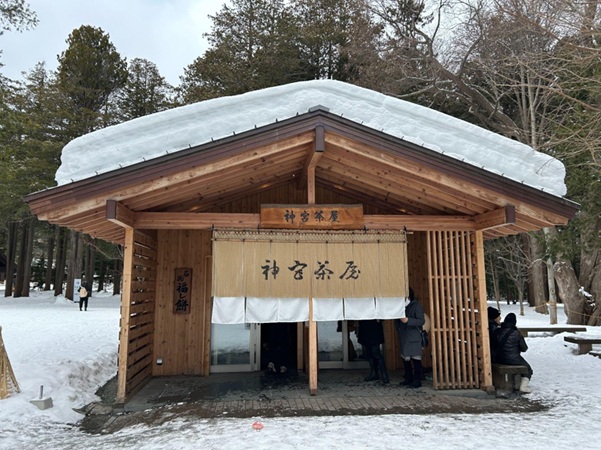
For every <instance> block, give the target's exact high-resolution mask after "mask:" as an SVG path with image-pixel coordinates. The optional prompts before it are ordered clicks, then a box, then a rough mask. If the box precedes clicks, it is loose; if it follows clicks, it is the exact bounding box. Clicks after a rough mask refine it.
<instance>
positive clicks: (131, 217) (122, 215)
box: [106, 200, 136, 228]
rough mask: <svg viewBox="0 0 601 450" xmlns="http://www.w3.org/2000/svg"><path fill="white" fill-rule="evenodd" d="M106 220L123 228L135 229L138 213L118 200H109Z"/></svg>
mask: <svg viewBox="0 0 601 450" xmlns="http://www.w3.org/2000/svg"><path fill="white" fill-rule="evenodd" d="M106 218H107V220H109V221H111V222H113V223H116V224H117V225H119V226H121V227H123V228H134V222H135V219H136V213H134V212H133V211H132V210H131V209H129V208H127V207H126V206H124V205H123V204H121V203H119V202H118V201H116V200H107V201H106Z"/></svg>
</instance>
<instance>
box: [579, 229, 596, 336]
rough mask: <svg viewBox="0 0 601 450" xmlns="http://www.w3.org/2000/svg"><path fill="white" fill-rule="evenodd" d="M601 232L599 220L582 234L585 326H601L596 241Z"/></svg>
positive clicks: (581, 274)
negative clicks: (586, 296) (585, 303)
mask: <svg viewBox="0 0 601 450" xmlns="http://www.w3.org/2000/svg"><path fill="white" fill-rule="evenodd" d="M600 232H601V220H597V221H596V223H591V225H590V227H588V229H587V230H586V231H585V232H583V233H582V245H581V247H580V248H581V251H580V277H579V279H578V281H580V285H581V286H582V289H583V290H584V291H585V292H586V293H587V294H588V295H589V296H590V297H588V298H587V312H589V313H590V317H589V318H588V320H587V325H591V326H595V325H601V304H599V302H600V301H601V250H600V249H599V248H598V244H597V240H598V236H599V233H600Z"/></svg>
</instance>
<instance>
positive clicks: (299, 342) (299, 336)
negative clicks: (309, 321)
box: [296, 322, 305, 370]
mask: <svg viewBox="0 0 601 450" xmlns="http://www.w3.org/2000/svg"><path fill="white" fill-rule="evenodd" d="M304 354H305V324H304V323H303V322H299V323H298V324H297V327H296V369H297V370H303V369H304V364H305V359H304Z"/></svg>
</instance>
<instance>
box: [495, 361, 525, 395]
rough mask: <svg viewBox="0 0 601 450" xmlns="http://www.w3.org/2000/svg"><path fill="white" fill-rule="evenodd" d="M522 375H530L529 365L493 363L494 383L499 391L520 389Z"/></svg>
mask: <svg viewBox="0 0 601 450" xmlns="http://www.w3.org/2000/svg"><path fill="white" fill-rule="evenodd" d="M522 375H528V367H526V366H512V365H508V364H493V365H492V384H493V385H494V386H495V389H496V390H498V391H507V392H513V391H517V390H519V389H520V382H521V380H522Z"/></svg>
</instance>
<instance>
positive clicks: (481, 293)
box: [474, 231, 494, 392]
mask: <svg viewBox="0 0 601 450" xmlns="http://www.w3.org/2000/svg"><path fill="white" fill-rule="evenodd" d="M474 244H475V245H474V247H475V253H476V254H475V256H476V280H475V281H476V282H475V284H476V289H477V295H478V310H479V311H480V322H479V330H478V331H479V333H480V336H481V337H482V380H481V384H480V387H481V388H482V389H483V390H485V391H487V392H491V391H493V390H494V386H493V384H492V363H491V359H490V339H489V335H488V314H487V308H488V304H487V303H486V298H487V296H486V272H485V270H484V235H483V233H482V231H476V232H475V233H474Z"/></svg>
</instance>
